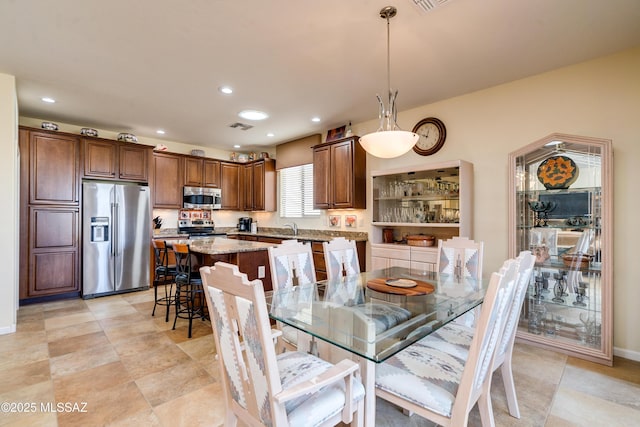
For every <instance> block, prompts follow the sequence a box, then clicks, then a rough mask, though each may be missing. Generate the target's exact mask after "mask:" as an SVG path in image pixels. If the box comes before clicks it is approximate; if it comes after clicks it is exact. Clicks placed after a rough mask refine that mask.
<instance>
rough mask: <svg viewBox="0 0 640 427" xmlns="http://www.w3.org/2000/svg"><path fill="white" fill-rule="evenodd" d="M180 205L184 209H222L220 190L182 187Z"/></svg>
mask: <svg viewBox="0 0 640 427" xmlns="http://www.w3.org/2000/svg"><path fill="white" fill-rule="evenodd" d="M182 207H183V208H185V209H222V190H220V189H219V188H206V187H184V188H183V192H182Z"/></svg>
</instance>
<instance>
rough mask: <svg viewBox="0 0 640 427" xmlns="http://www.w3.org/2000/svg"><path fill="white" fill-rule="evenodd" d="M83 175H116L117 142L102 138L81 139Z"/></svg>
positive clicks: (107, 177) (105, 177)
mask: <svg viewBox="0 0 640 427" xmlns="http://www.w3.org/2000/svg"><path fill="white" fill-rule="evenodd" d="M82 148H83V150H84V152H83V154H84V176H86V177H90V178H100V179H115V178H116V177H117V176H118V143H117V142H116V141H109V140H103V139H83V140H82Z"/></svg>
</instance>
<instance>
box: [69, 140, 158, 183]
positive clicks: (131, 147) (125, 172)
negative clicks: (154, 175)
mask: <svg viewBox="0 0 640 427" xmlns="http://www.w3.org/2000/svg"><path fill="white" fill-rule="evenodd" d="M82 149H83V153H82V154H83V156H82V157H83V159H84V177H85V178H99V179H114V180H124V181H135V182H147V181H148V180H149V158H150V157H151V155H152V148H151V147H150V146H144V145H139V144H130V143H126V142H120V141H112V140H108V139H98V138H84V139H83V140H82Z"/></svg>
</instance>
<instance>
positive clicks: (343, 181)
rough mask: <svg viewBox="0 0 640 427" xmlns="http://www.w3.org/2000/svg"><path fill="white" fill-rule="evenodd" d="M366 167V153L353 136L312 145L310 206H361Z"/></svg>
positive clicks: (364, 188) (363, 199) (359, 207)
mask: <svg viewBox="0 0 640 427" xmlns="http://www.w3.org/2000/svg"><path fill="white" fill-rule="evenodd" d="M366 168H367V155H366V152H365V151H364V149H363V148H362V146H361V145H360V144H359V143H358V137H357V136H354V137H349V138H344V139H340V140H337V141H332V142H326V143H324V144H320V145H316V146H314V147H313V185H314V194H313V205H314V208H316V209H345V208H355V209H365V208H366Z"/></svg>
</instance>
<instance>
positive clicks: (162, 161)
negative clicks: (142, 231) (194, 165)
mask: <svg viewBox="0 0 640 427" xmlns="http://www.w3.org/2000/svg"><path fill="white" fill-rule="evenodd" d="M183 167H184V156H181V155H177V154H169V153H153V186H152V194H153V207H154V208H163V209H181V208H182V186H183V185H184V184H183Z"/></svg>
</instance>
